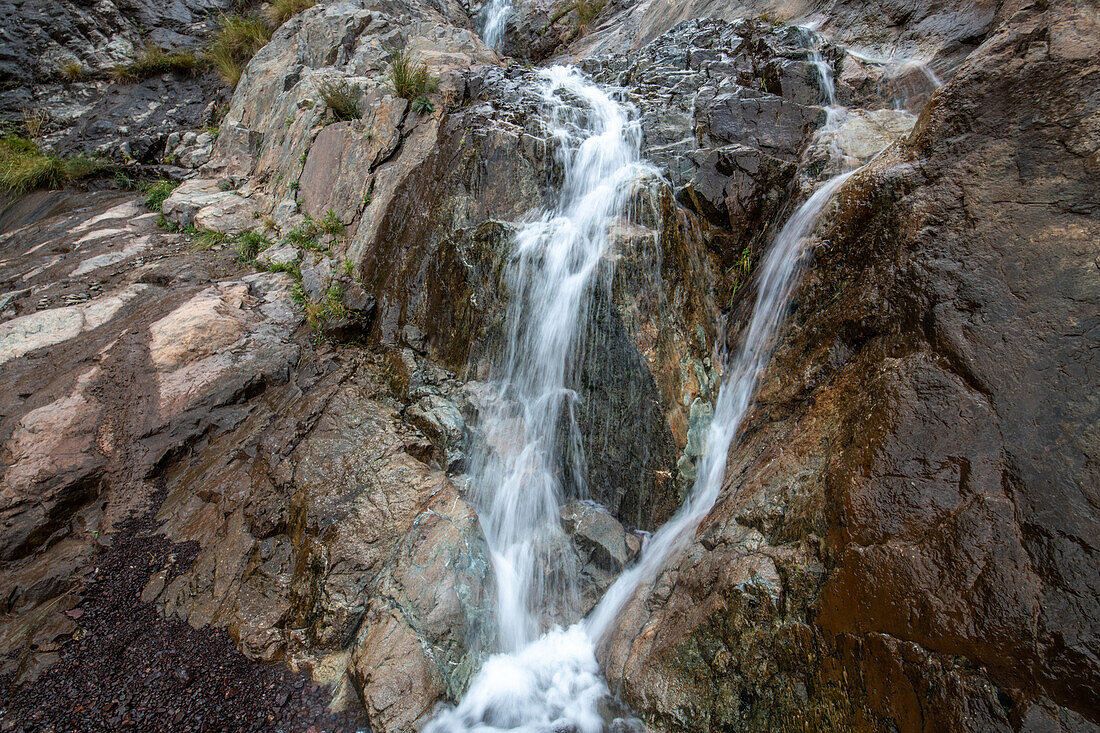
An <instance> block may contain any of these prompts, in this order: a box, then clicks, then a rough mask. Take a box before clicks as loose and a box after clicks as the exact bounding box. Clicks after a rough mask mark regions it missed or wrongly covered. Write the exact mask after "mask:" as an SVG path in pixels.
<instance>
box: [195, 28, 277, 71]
mask: <svg viewBox="0 0 1100 733" xmlns="http://www.w3.org/2000/svg"><path fill="white" fill-rule="evenodd" d="M270 40H271V29H270V28H268V26H267V25H266V24H265V23H264V22H263V21H262V20H260V19H258V18H254V17H250V16H245V15H223V16H222V17H221V20H220V24H219V28H218V32H217V33H216V34H215V36H214V41H213V42H212V43H211V44H210V48H209V50H207V52H206V58H207V61H208V62H209V63H210V64H211V65H212V66H213V67H214V68H215V69H217V71H218V74H219V75H220V76H221V77H222V79H223V80H224V81H225V82H226V83H227V84H229V85H230V86H237V82H239V81H240V80H241V74H243V73H244V67H245V65H246V64H247V63H248V62H249V61H251V60H252V57H253V56H255V55H256V52H257V51H259V50H260V49H261V48H263V47H264V46H265V45H266V44H267V42H268V41H270Z"/></svg>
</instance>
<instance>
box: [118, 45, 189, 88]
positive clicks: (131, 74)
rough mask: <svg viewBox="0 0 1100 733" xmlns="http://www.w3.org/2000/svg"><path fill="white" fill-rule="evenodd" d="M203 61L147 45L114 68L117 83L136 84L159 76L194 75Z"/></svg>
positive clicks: (186, 52)
mask: <svg viewBox="0 0 1100 733" xmlns="http://www.w3.org/2000/svg"><path fill="white" fill-rule="evenodd" d="M202 66H203V60H202V59H201V58H200V57H198V56H196V55H195V54H193V53H191V52H189V51H174V52H172V53H168V52H167V51H165V50H164V49H162V48H160V47H159V46H154V45H152V44H147V45H146V46H145V48H144V49H142V51H141V53H139V54H138V55H137V56H136V57H135V58H134V60H133V61H131V62H130V63H128V64H121V65H119V66H116V67H115V68H114V71H113V74H114V77H115V79H116V80H117V81H123V82H136V81H144V80H145V79H149V78H152V77H154V76H159V75H160V74H182V75H184V76H187V75H190V74H194V73H196V72H197V71H199V70H200V69H202Z"/></svg>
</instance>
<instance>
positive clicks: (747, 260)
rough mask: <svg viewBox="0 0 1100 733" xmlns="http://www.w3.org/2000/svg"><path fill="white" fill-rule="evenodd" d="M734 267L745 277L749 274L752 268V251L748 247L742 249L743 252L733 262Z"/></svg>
mask: <svg viewBox="0 0 1100 733" xmlns="http://www.w3.org/2000/svg"><path fill="white" fill-rule="evenodd" d="M733 268H734V269H735V270H736V271H737V272H738V273H739V275H740V276H741V277H742V278H743V277H745V276H746V275H748V274H749V270H751V269H752V252H750V251H749V248H748V247H745V248H744V249H743V250H741V254H740V255H738V257H737V261H736V262H734V263H733Z"/></svg>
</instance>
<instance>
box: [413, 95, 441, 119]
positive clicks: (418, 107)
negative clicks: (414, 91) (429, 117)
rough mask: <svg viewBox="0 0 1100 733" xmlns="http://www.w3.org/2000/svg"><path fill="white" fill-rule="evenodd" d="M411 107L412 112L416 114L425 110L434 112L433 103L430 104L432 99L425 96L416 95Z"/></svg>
mask: <svg viewBox="0 0 1100 733" xmlns="http://www.w3.org/2000/svg"><path fill="white" fill-rule="evenodd" d="M412 108H413V112H416V113H417V114H418V115H422V114H424V113H425V112H428V113H430V112H435V105H434V104H432V100H430V99H428V98H427V97H417V98H416V99H414V100H413V102H412Z"/></svg>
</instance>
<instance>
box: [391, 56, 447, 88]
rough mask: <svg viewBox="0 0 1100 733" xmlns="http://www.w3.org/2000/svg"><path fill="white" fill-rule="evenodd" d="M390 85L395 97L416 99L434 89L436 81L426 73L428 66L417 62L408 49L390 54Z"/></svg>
mask: <svg viewBox="0 0 1100 733" xmlns="http://www.w3.org/2000/svg"><path fill="white" fill-rule="evenodd" d="M390 83H391V84H392V85H393V88H394V91H396V92H397V96H399V97H404V98H405V99H416V98H417V97H422V96H424V95H426V94H428V93H430V92H434V91H435V89H436V85H437V83H436V80H435V79H433V78H432V76H431V74H430V73H428V65H427V64H426V63H425V62H423V61H418V60H417V59H416V57H414V56H413V53H412V51H410V50H409V49H407V48H406V49H402V50H396V49H395V50H393V51H391V52H390Z"/></svg>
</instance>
